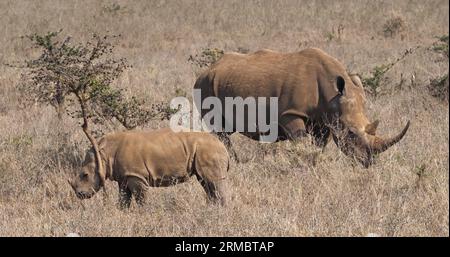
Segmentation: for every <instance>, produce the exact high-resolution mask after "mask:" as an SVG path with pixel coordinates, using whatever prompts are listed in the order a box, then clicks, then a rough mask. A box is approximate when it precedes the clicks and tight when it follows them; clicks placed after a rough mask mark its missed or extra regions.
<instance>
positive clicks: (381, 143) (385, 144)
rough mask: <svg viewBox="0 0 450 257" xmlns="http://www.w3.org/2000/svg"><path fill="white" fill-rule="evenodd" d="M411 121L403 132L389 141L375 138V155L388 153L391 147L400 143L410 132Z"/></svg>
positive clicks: (372, 148) (373, 147)
mask: <svg viewBox="0 0 450 257" xmlns="http://www.w3.org/2000/svg"><path fill="white" fill-rule="evenodd" d="M409 124H410V121H408V123H406V126H405V127H404V128H403V130H402V131H401V132H400V133H399V134H398V135H396V136H394V137H391V138H388V139H381V138H379V137H376V138H375V141H374V143H373V145H372V146H371V150H372V152H373V153H375V154H377V153H382V152H384V151H386V150H387V149H388V148H389V147H391V146H393V145H394V144H396V143H397V142H399V141H400V140H401V139H402V138H403V136H405V134H406V132H407V131H408V128H409Z"/></svg>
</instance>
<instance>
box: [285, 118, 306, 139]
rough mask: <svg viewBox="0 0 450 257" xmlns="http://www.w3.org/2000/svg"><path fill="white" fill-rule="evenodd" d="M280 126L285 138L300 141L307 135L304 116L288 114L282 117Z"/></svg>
mask: <svg viewBox="0 0 450 257" xmlns="http://www.w3.org/2000/svg"><path fill="white" fill-rule="evenodd" d="M279 124H280V127H281V129H282V130H283V131H280V132H281V133H280V132H279V133H280V134H281V135H280V136H281V137H284V139H288V140H292V141H298V140H299V139H301V138H304V137H305V136H306V134H307V133H306V126H305V121H304V119H303V118H302V117H299V116H296V115H291V114H286V115H282V116H281V118H280V123H279Z"/></svg>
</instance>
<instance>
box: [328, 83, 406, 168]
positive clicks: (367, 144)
mask: <svg viewBox="0 0 450 257" xmlns="http://www.w3.org/2000/svg"><path fill="white" fill-rule="evenodd" d="M350 79H351V80H347V81H346V80H344V78H342V77H340V76H338V77H337V79H336V86H337V90H338V92H339V93H338V95H337V96H336V97H334V98H333V99H332V100H331V101H330V107H331V108H332V110H333V114H334V117H335V119H333V120H332V122H331V123H332V126H331V130H332V132H333V133H332V134H333V139H334V141H335V143H336V145H337V146H338V147H339V148H340V149H341V150H342V152H343V153H345V154H346V155H349V156H351V157H353V158H355V159H356V160H358V161H359V162H361V163H362V164H363V165H364V167H366V168H367V167H368V166H370V165H371V164H372V163H373V160H374V156H375V155H377V154H379V153H381V152H383V151H385V150H386V149H388V148H389V147H390V146H392V145H394V144H395V143H397V142H399V141H400V140H401V139H402V138H403V136H404V135H405V134H406V132H407V130H408V128H409V124H410V122H409V121H408V123H407V124H406V126H405V127H404V129H403V130H402V131H401V132H400V133H399V134H397V135H396V136H393V137H387V138H385V137H380V136H378V135H377V134H376V129H377V126H378V123H379V121H378V120H376V121H374V122H369V120H368V119H367V117H366V115H365V113H364V105H365V94H364V89H363V86H362V83H361V80H360V79H359V77H358V76H356V75H354V76H350Z"/></svg>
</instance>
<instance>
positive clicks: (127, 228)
mask: <svg viewBox="0 0 450 257" xmlns="http://www.w3.org/2000/svg"><path fill="white" fill-rule="evenodd" d="M448 21H449V5H448V1H446V0H439V1H414V0H411V1H360V0H349V1H164V0H161V1H15V0H14V1H13V0H3V1H0V24H1V26H0V63H1V65H0V235H1V236H64V235H66V234H67V233H69V232H75V233H79V234H80V235H82V236H365V235H367V234H368V233H376V234H379V235H381V236H448V235H449V152H448V147H449V127H448V122H449V107H448V95H447V97H445V96H444V97H441V98H444V100H442V99H439V98H436V97H434V96H432V95H431V93H430V87H429V85H430V83H431V81H432V80H434V79H436V78H441V77H442V76H443V75H445V74H447V73H448V68H449V63H448V52H447V55H445V54H442V53H440V52H438V51H435V50H434V49H433V47H432V46H433V43H434V42H436V41H437V38H436V37H440V36H443V35H448V33H449V32H448V31H449V27H448ZM61 28H62V29H63V34H65V35H71V36H73V38H74V40H76V41H83V40H86V39H88V38H89V37H90V36H91V34H92V33H93V32H98V33H100V34H101V33H104V32H106V31H109V32H111V33H114V34H121V35H122V38H121V39H120V40H119V44H118V46H117V48H116V54H117V55H118V56H120V57H125V58H127V59H128V61H129V63H130V64H131V65H133V67H132V68H130V69H128V70H127V71H126V72H125V73H124V74H123V76H121V77H120V79H119V80H118V81H117V83H116V84H117V86H118V87H123V88H126V91H127V92H128V93H130V94H138V95H141V96H144V97H146V98H147V99H150V100H152V101H155V102H156V101H166V102H167V101H170V99H172V98H173V97H174V96H175V95H179V94H185V93H189V92H190V90H191V88H192V86H193V84H194V82H195V78H196V75H197V74H198V73H199V68H198V67H195V66H193V65H192V64H191V63H189V62H188V61H187V60H188V58H189V56H190V55H195V54H197V53H199V52H200V51H201V50H202V49H204V48H219V49H224V50H226V51H229V50H233V51H235V50H241V51H245V50H248V51H256V50H259V49H262V48H270V49H273V50H278V51H283V52H288V51H298V50H301V49H304V48H307V47H319V48H321V49H324V50H325V51H327V52H328V53H330V54H331V55H333V56H335V57H337V58H338V59H339V60H340V61H342V62H343V63H344V64H345V65H346V66H347V68H348V70H349V71H351V72H355V73H358V74H360V75H361V76H362V77H370V74H371V72H372V71H373V70H374V69H375V67H377V66H380V65H383V64H387V63H389V62H392V61H394V60H395V59H396V58H397V57H399V56H401V55H402V54H403V53H404V52H405V51H406V50H408V49H414V50H413V52H412V53H410V54H408V55H407V56H406V57H405V58H404V59H402V60H401V61H400V62H398V63H396V64H395V65H394V66H393V67H392V69H390V70H389V71H388V72H386V73H385V74H384V75H383V76H382V78H381V82H380V86H379V87H378V89H376V92H377V96H376V97H375V96H374V94H369V101H368V104H367V106H366V107H367V113H368V116H369V118H370V119H371V120H373V119H380V120H381V124H380V128H379V130H380V131H379V133H381V134H390V135H392V134H395V133H397V132H398V131H399V130H400V129H401V128H402V126H403V125H404V124H405V123H406V121H407V120H408V119H410V120H411V121H412V125H411V128H410V130H409V132H408V133H407V135H406V137H405V138H404V139H403V140H402V141H401V142H400V143H398V144H397V145H395V146H393V147H391V148H390V149H389V150H388V151H386V152H385V153H383V154H381V155H380V156H379V159H378V161H377V163H376V164H375V165H373V166H372V167H370V168H368V169H364V168H363V167H362V166H360V165H359V164H356V163H355V162H354V161H352V160H351V159H349V158H348V157H346V156H344V155H343V154H342V153H340V152H339V151H338V149H337V148H336V146H335V145H334V143H330V144H329V145H328V146H327V148H326V149H325V151H324V152H323V153H321V152H320V149H318V148H316V147H315V146H313V145H311V144H309V143H300V144H297V145H294V144H292V143H288V142H287V143H281V144H277V145H270V146H267V145H264V146H261V145H259V144H258V143H256V142H254V141H251V140H248V139H246V138H244V137H242V136H240V135H234V136H233V137H232V140H233V142H234V144H235V146H236V149H237V152H238V155H240V156H241V157H242V158H243V159H246V160H245V162H243V163H237V164H236V163H234V164H233V165H232V169H231V171H230V174H229V181H230V184H231V191H232V196H233V199H232V201H231V205H230V206H229V207H228V208H217V207H215V206H209V205H207V204H206V200H205V194H204V192H203V190H202V188H201V186H200V185H199V183H198V182H197V181H196V180H195V179H191V180H190V182H187V183H185V184H181V185H177V186H175V187H171V188H153V189H151V190H150V191H149V195H148V198H149V200H148V203H147V204H146V205H145V206H144V207H142V208H137V207H136V206H134V205H133V206H132V208H131V209H130V210H128V211H121V210H119V209H118V208H117V204H116V202H117V197H118V195H117V189H116V187H117V186H116V184H114V183H112V182H108V183H107V194H104V193H103V192H101V191H100V192H99V193H98V194H97V195H96V196H95V197H93V198H92V199H89V200H85V201H83V202H82V201H80V200H78V199H77V198H76V197H75V195H74V193H73V192H72V190H71V188H70V187H69V185H68V184H67V183H66V180H67V179H68V178H69V177H70V176H72V175H73V174H74V172H76V171H77V168H78V167H79V166H80V165H81V161H82V158H83V157H84V153H85V150H86V149H87V147H88V146H89V144H88V141H87V139H86V138H85V137H84V135H83V133H82V131H81V130H80V129H79V127H77V125H78V124H77V122H78V121H73V120H71V119H70V118H68V117H66V118H65V119H64V120H63V121H62V122H61V121H59V120H58V118H57V115H56V112H55V111H54V109H52V108H50V107H47V108H43V107H42V106H39V105H34V106H32V107H27V108H24V107H23V106H21V105H20V104H19V103H20V98H21V97H22V96H21V94H20V92H19V91H18V90H17V84H18V82H19V79H20V74H21V72H22V70H20V69H16V68H11V67H8V66H7V65H4V64H5V63H11V62H15V61H20V60H25V59H27V58H30V57H31V56H33V54H35V51H34V50H33V49H32V48H30V44H29V43H28V42H27V41H26V40H24V39H23V38H21V36H24V35H28V34H31V33H41V34H42V33H46V32H48V31H57V30H59V29H61ZM447 46H448V45H447ZM447 49H448V48H447ZM447 51H448V50H447ZM444 87H447V94H448V82H447V84H446V85H444ZM444 91H445V90H444ZM167 124H168V122H167V121H154V122H151V123H150V124H148V125H147V126H146V127H148V128H157V127H164V126H167ZM108 129H109V130H110V131H112V130H121V129H122V128H120V127H110V128H108ZM267 151H275V155H274V156H272V155H270V154H264V152H267Z"/></svg>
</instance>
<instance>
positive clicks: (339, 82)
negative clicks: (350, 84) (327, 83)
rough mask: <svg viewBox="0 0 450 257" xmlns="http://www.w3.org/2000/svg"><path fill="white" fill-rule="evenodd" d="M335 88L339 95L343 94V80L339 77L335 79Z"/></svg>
mask: <svg viewBox="0 0 450 257" xmlns="http://www.w3.org/2000/svg"><path fill="white" fill-rule="evenodd" d="M336 86H337V89H338V92H339V94H340V95H343V94H344V93H345V80H344V78H342V77H341V76H338V77H337V78H336Z"/></svg>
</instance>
